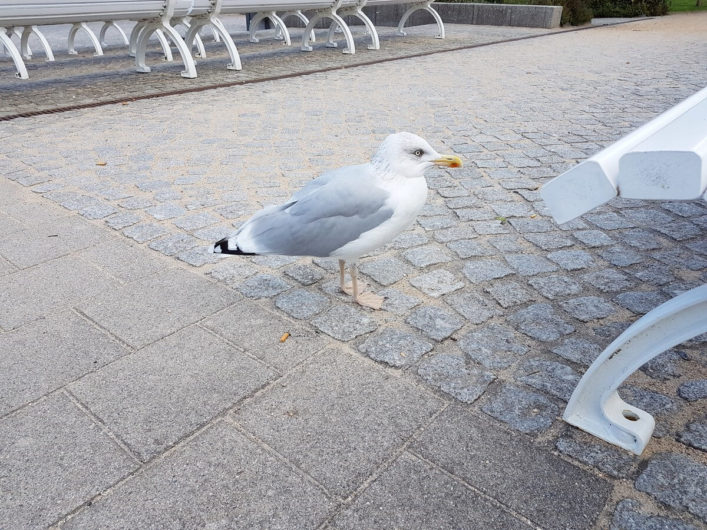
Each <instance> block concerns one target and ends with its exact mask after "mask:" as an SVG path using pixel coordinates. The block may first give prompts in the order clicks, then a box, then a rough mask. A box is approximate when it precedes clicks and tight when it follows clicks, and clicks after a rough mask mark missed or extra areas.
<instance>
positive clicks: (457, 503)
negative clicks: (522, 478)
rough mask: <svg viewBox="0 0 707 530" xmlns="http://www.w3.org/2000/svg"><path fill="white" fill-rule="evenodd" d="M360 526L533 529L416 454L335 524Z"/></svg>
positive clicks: (338, 526)
mask: <svg viewBox="0 0 707 530" xmlns="http://www.w3.org/2000/svg"><path fill="white" fill-rule="evenodd" d="M329 527H330V528H334V529H347V528H348V529H359V528H429V529H431V528H436V529H447V528H448V529H452V528H472V527H473V528H483V529H489V530H493V529H498V530H506V529H509V530H516V529H517V530H521V529H526V528H530V527H529V526H527V525H526V524H525V523H523V522H521V521H520V520H518V519H516V518H514V517H513V516H512V515H510V514H509V513H508V512H506V511H503V510H501V509H500V508H499V507H498V506H497V505H495V504H494V503H492V502H491V501H489V500H487V499H485V498H483V497H482V496H480V495H478V494H477V493H476V492H474V491H473V490H471V489H470V488H468V487H467V486H465V485H464V484H463V483H461V482H460V481H457V480H455V479H454V478H452V477H450V476H448V475H447V474H446V473H444V472H442V471H440V470H439V469H437V468H435V467H434V466H432V465H430V464H429V463H427V462H425V461H423V460H420V459H419V458H417V457H416V456H414V455H412V454H410V453H407V452H406V453H403V454H402V455H401V456H400V457H399V458H398V459H397V460H396V461H395V462H394V463H393V464H392V465H391V466H390V467H389V468H388V469H386V470H385V471H384V472H383V474H382V475H381V476H380V477H378V478H377V479H376V480H375V481H374V482H373V483H372V484H371V485H370V486H369V487H368V488H367V489H366V490H365V491H364V492H363V493H362V494H361V495H360V496H359V497H358V498H357V499H356V500H355V501H354V502H353V504H351V505H350V506H349V507H348V508H347V509H345V510H344V511H343V512H341V513H340V514H339V515H337V516H336V517H335V518H334V520H333V521H332V522H331V523H330V525H329Z"/></svg>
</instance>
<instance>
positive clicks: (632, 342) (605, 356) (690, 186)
mask: <svg viewBox="0 0 707 530" xmlns="http://www.w3.org/2000/svg"><path fill="white" fill-rule="evenodd" d="M705 188H707V88H705V89H704V90H701V91H700V92H698V93H697V94H695V95H693V96H692V97H690V98H688V99H686V100H685V101H683V102H682V103H680V104H678V105H676V106H675V107H673V108H672V109H670V110H668V111H667V112H665V113H663V114H661V115H660V116H658V117H657V118H656V119H654V120H652V121H651V122H649V123H647V124H646V125H644V126H643V127H641V128H639V129H637V130H636V131H634V132H632V133H631V134H629V135H628V136H625V137H624V138H622V139H621V140H619V141H618V142H616V143H614V144H613V145H611V146H609V147H608V148H607V149H604V150H603V151H601V152H600V153H598V154H597V155H595V156H593V157H592V158H590V159H589V160H587V161H586V162H582V163H581V164H579V165H578V166H576V167H575V168H573V169H571V170H569V171H567V172H565V173H563V174H562V175H560V176H559V177H557V178H555V179H553V180H551V181H550V182H548V183H547V184H545V185H544V186H543V188H542V189H541V190H540V195H541V196H542V197H543V199H544V200H545V203H546V204H547V206H548V207H549V209H550V211H551V213H552V215H553V217H554V218H555V220H556V221H557V222H558V223H563V222H566V221H569V220H571V219H574V218H575V217H577V216H579V215H581V214H583V213H586V212H587V211H589V210H591V209H592V208H594V207H596V206H599V205H601V204H603V203H605V202H607V201H608V200H610V199H611V198H613V197H615V196H616V195H617V193H618V194H619V195H620V196H622V197H626V198H635V199H644V200H651V199H656V200H676V199H699V198H700V197H701V198H703V199H704V200H707V191H706V190H705ZM705 332H707V285H702V286H700V287H696V288H694V289H691V290H690V291H687V292H685V293H683V294H681V295H679V296H677V297H675V298H673V299H672V300H669V301H668V302H665V303H664V304H662V305H660V306H658V307H657V308H655V309H653V310H652V311H650V312H649V313H647V314H646V315H644V316H643V317H641V318H640V319H638V320H637V321H636V322H634V323H633V324H632V325H631V326H630V327H629V328H628V329H627V330H626V331H624V332H623V333H622V334H621V335H619V337H618V338H616V340H614V341H613V342H612V343H611V344H610V345H609V346H608V347H607V348H606V349H605V350H604V351H603V352H602V353H601V355H599V357H598V358H597V359H596V360H595V361H594V362H593V363H592V365H591V366H590V367H589V369H588V370H587V371H586V373H585V374H584V376H583V377H582V379H581V380H580V382H579V384H578V385H577V387H576V388H575V390H574V392H573V393H572V396H571V398H570V400H569V402H568V403H567V408H566V409H565V412H564V414H563V419H564V420H565V421H567V422H568V423H570V424H572V425H575V426H576V427H579V428H580V429H583V430H585V431H587V432H589V433H591V434H593V435H595V436H597V437H599V438H602V439H603V440H606V441H607V442H609V443H612V444H615V445H618V446H619V447H623V448H624V449H627V450H629V451H631V452H633V453H635V454H641V452H642V451H643V449H644V448H645V446H646V444H647V443H648V442H649V440H650V438H651V435H652V433H653V429H654V427H655V420H654V419H653V417H652V416H651V415H650V414H648V413H647V412H645V411H643V410H640V409H638V408H636V407H634V406H632V405H629V404H628V403H625V402H624V401H623V400H622V399H621V398H620V397H619V394H618V391H617V389H618V387H619V385H621V383H623V382H624V381H625V380H626V378H627V377H628V376H630V375H631V374H632V373H633V372H634V371H636V370H637V369H638V368H640V367H641V366H642V365H643V364H645V363H647V362H648V361H650V360H651V359H652V358H653V357H655V356H656V355H658V354H660V353H662V352H664V351H665V350H667V349H669V348H672V347H673V346H675V345H677V344H680V343H682V342H684V341H686V340H689V339H691V338H693V337H696V336H697V335H700V334H702V333H705Z"/></svg>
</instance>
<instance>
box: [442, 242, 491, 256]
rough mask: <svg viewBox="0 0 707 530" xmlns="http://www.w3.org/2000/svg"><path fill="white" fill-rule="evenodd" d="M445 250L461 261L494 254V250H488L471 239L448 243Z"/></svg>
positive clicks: (488, 248) (485, 246) (482, 244)
mask: <svg viewBox="0 0 707 530" xmlns="http://www.w3.org/2000/svg"><path fill="white" fill-rule="evenodd" d="M447 248H448V249H449V250H452V251H453V252H454V253H455V254H456V255H457V256H459V257H460V258H462V259H466V258H471V257H478V256H491V255H494V254H495V253H496V252H495V251H494V249H492V248H490V247H489V246H487V245H485V244H484V243H480V242H478V241H474V240H472V239H460V240H457V241H450V242H449V243H447Z"/></svg>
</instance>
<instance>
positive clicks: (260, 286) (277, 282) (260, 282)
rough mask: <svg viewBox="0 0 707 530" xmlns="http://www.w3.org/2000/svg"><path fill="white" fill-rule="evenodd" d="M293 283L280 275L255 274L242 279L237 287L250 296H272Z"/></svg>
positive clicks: (285, 289)
mask: <svg viewBox="0 0 707 530" xmlns="http://www.w3.org/2000/svg"><path fill="white" fill-rule="evenodd" d="M290 287H292V285H291V284H289V283H288V282H286V281H285V280H283V279H282V278H281V277H280V276H279V275H278V276H276V275H274V274H255V275H254V276H251V277H249V278H248V279H246V280H244V281H242V282H241V283H240V284H239V285H238V287H237V289H238V290H239V291H240V292H241V294H243V295H244V296H247V297H248V298H253V299H257V298H272V297H273V296H275V295H278V294H280V293H283V292H285V291H287V290H288V289H289V288H290Z"/></svg>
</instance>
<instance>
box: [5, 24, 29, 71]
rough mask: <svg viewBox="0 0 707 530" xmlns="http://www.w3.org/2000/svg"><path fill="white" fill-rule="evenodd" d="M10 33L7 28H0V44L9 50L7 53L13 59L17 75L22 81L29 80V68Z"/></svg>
mask: <svg viewBox="0 0 707 530" xmlns="http://www.w3.org/2000/svg"><path fill="white" fill-rule="evenodd" d="M8 31H9V32H11V31H12V30H5V28H0V43H2V45H3V46H4V47H5V49H6V50H7V53H9V54H10V57H12V62H14V63H15V69H16V70H17V73H16V74H15V75H16V76H17V77H19V78H20V79H29V74H27V67H26V66H25V62H24V61H23V60H22V55H21V54H20V50H18V49H17V46H15V43H14V42H12V39H11V38H10V36H9V35H8V34H7V32H8Z"/></svg>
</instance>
